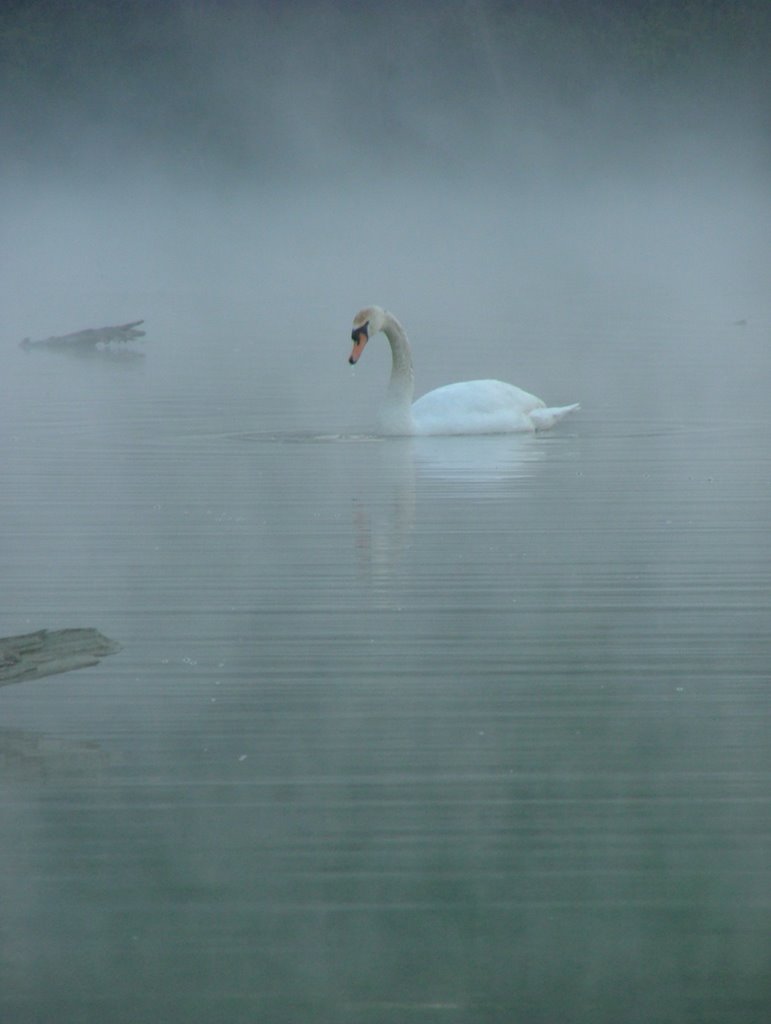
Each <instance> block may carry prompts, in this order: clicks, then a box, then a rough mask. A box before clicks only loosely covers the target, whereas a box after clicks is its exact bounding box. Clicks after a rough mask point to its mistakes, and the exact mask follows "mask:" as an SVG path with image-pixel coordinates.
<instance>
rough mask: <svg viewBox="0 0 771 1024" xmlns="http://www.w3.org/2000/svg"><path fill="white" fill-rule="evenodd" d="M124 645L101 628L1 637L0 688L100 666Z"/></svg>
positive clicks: (57, 630)
mask: <svg viewBox="0 0 771 1024" xmlns="http://www.w3.org/2000/svg"><path fill="white" fill-rule="evenodd" d="M120 650H121V645H120V644H119V643H116V642H115V641H114V640H110V639H109V638H108V637H106V636H103V635H102V634H101V633H100V632H99V630H98V629H56V630H53V631H51V632H49V631H48V630H47V629H39V630H38V631H37V632H36V633H24V634H22V635H20V636H6V637H0V686H6V685H7V684H9V683H20V682H22V681H23V680H25V679H42V678H43V676H52V675H56V674H57V673H59V672H72V671H73V669H77V668H89V667H91V666H92V665H98V664H99V660H100V659H101V658H104V657H105V656H106V655H108V654H117V653H118V651H120Z"/></svg>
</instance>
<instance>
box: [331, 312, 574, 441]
mask: <svg viewBox="0 0 771 1024" xmlns="http://www.w3.org/2000/svg"><path fill="white" fill-rule="evenodd" d="M381 331H382V332H383V333H384V334H385V336H386V337H387V338H388V341H389V343H390V345H391V356H392V360H393V365H392V368H391V379H390V381H389V384H388V391H387V392H386V399H385V402H384V404H383V407H382V409H381V410H380V425H381V428H382V430H383V431H384V433H387V434H508V433H513V432H515V431H516V432H522V431H534V430H546V429H548V428H549V427H553V426H554V424H555V423H558V422H559V420H561V419H562V417H563V416H566V415H567V414H568V413H569V412H572V411H573V410H574V409H577V408H578V407H579V406H578V403H577V402H576V403H575V404H574V405H563V406H560V407H559V408H551V409H549V408H547V407H546V405H545V403H544V402H542V401H541V399H540V398H536V396H535V395H530V394H528V393H527V391H522V389H521V388H518V387H515V386H514V385H513V384H504V383H503V381H500V380H467V381H463V382H461V383H458V384H446V385H445V386H444V387H441V388H436V390H434V391H429V392H428V394H425V395H423V396H422V398H419V399H418V400H417V402H414V403H413V401H412V396H413V392H414V388H415V378H414V374H413V370H412V351H411V349H410V344H409V342H408V341H407V335H406V334H405V332H404V328H403V327H402V325H401V324H400V323H399V321H398V320H397V319H396V317H395V316H394V315H393V314H392V313H388V312H387V311H386V310H384V309H381V308H380V306H367V308H366V309H362V310H361V311H360V312H359V313H357V314H356V316H355V317H354V319H353V329H352V331H351V339H352V341H353V351H352V352H351V355H350V357H349V359H348V362H349V363H350V364H351V366H355V365H356V363H357V362H358V361H359V359H360V357H361V354H362V352H363V351H364V346H365V345H366V344H367V342H368V341H369V339H370V338H373V337H374V336H375V335H376V334H379V333H380V332H381Z"/></svg>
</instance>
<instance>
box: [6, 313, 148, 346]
mask: <svg viewBox="0 0 771 1024" xmlns="http://www.w3.org/2000/svg"><path fill="white" fill-rule="evenodd" d="M143 323H144V320H134V321H133V322H132V323H130V324H116V325H115V326H114V327H87V328H86V329H85V330H83V331H73V332H72V334H57V335H53V336H52V337H50V338H44V339H43V340H42V341H30V340H29V338H25V339H24V341H22V342H21V347H22V348H56V349H66V350H70V349H93V348H96V347H97V346H98V345H109V344H110V342H111V341H122V342H125V341H133V340H134V339H135V338H144V336H145V332H144V331H140V330H138V328H139V325H140V324H143Z"/></svg>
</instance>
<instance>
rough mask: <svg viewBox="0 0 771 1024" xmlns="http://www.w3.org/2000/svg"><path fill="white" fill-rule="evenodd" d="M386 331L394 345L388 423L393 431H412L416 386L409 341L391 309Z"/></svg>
mask: <svg viewBox="0 0 771 1024" xmlns="http://www.w3.org/2000/svg"><path fill="white" fill-rule="evenodd" d="M383 332H384V333H385V336H386V337H387V338H388V342H389V344H390V346H391V379H390V381H389V382H388V392H387V394H386V404H385V408H384V410H383V414H384V418H386V419H387V420H388V421H389V422H388V424H387V425H388V426H391V427H392V428H393V429H394V432H398V433H409V432H410V428H411V425H412V416H411V413H410V407H411V405H412V396H413V393H414V390H415V377H414V374H413V372H412V352H411V351H410V343H409V342H408V341H407V335H406V334H405V333H404V328H403V327H402V325H401V324H400V323H399V321H398V320H397V319H396V317H395V316H392V314H391V313H386V315H385V323H384V324H383Z"/></svg>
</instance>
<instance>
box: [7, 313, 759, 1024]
mask: <svg viewBox="0 0 771 1024" xmlns="http://www.w3.org/2000/svg"><path fill="white" fill-rule="evenodd" d="M681 328H682V330H683V331H685V332H686V333H688V332H689V330H690V328H688V327H687V325H685V326H683V325H681ZM729 330H730V329H728V328H726V337H725V338H724V339H722V338H721V339H717V340H718V341H719V344H714V345H712V346H711V347H709V346H708V353H711V355H708V358H712V359H713V360H715V361H716V368H715V374H714V378H711V377H710V378H708V379H714V381H715V383H714V385H713V386H712V388H711V389H710V387H707V388H706V389H705V388H700V389H698V390H697V389H693V390H689V386H688V378H687V365H686V364H685V363H684V364H683V365H681V366H676V367H675V368H674V373H673V374H672V373H667V374H666V375H664V376H661V375H660V369H659V368H660V357H661V352H660V351H658V352H657V351H656V350H655V346H654V350H652V351H651V352H650V354H649V355H648V356H647V357H643V358H642V361H641V363H640V365H639V366H638V368H637V370H636V371H635V372H634V373H630V374H628V375H626V374H624V373H621V372H619V373H618V374H617V376H616V378H615V380H613V379H612V376H613V375H612V374H611V377H610V378H609V380H608V382H607V390H606V388H605V384H603V385H602V386H601V385H599V384H597V385H592V384H591V383H590V377H589V376H588V375H587V377H586V380H583V381H582V380H578V381H577V382H576V384H575V393H574V392H573V390H572V384H571V390H570V393H567V392H565V393H560V394H557V395H554V396H553V397H554V398H555V399H557V400H559V401H568V400H571V399H574V398H579V399H581V400H582V401H583V403H584V409H583V411H582V413H581V414H580V415H578V416H576V417H575V418H573V419H571V420H569V421H566V422H565V423H563V424H562V425H561V426H560V427H559V428H558V429H557V430H556V431H554V432H553V433H550V434H545V435H541V436H537V437H482V438H454V439H453V438H436V439H415V440H409V439H382V438H377V437H374V436H371V435H368V434H367V433H366V431H361V430H355V429H348V427H349V425H348V424H346V429H344V430H342V429H340V425H339V423H336V422H334V421H333V418H332V417H331V416H330V413H329V410H328V408H327V406H326V405H325V402H324V396H323V394H320V395H317V396H316V398H315V399H314V403H315V404H314V405H313V406H312V407H310V408H303V409H302V410H301V411H300V412H297V411H296V410H288V409H286V408H285V407H284V406H283V404H282V401H281V399H280V396H278V395H277V393H276V387H275V382H274V381H261V380H259V379H256V378H255V376H254V375H253V374H252V373H251V371H250V368H249V367H246V368H245V369H244V368H241V370H239V367H238V365H237V364H238V357H237V356H231V357H230V360H229V361H227V360H226V365H224V366H221V367H218V368H216V369H214V370H212V371H211V372H210V373H207V374H201V373H198V372H197V369H198V370H199V369H200V367H198V368H196V366H195V365H193V366H188V365H186V364H180V365H178V366H175V367H174V368H173V370H174V372H173V373H171V372H170V366H169V365H165V366H160V365H159V363H162V361H163V355H162V354H160V355H159V354H158V352H159V350H156V351H155V352H153V351H152V350H151V346H150V342H149V341H148V344H147V352H148V354H147V357H146V359H144V360H137V361H127V360H120V359H114V360H111V359H108V358H94V359H91V360H87V361H85V362H83V363H72V362H70V361H69V360H67V359H65V358H63V357H61V356H56V355H53V354H50V353H48V354H45V353H34V354H33V353H19V354H18V355H17V354H16V353H13V354H12V355H11V356H8V357H7V359H8V361H7V365H6V374H5V385H4V387H5V388H6V389H7V392H6V394H7V400H6V401H5V403H4V408H5V412H4V413H3V414H2V428H3V439H2V440H3V450H2V460H3V461H2V472H3V485H2V495H1V496H0V528H1V529H2V537H3V540H2V545H3V550H2V562H3V569H2V594H3V605H2V615H1V616H0V623H1V624H2V629H1V630H0V633H2V635H11V634H15V633H23V632H30V631H31V630H34V629H39V628H43V627H48V628H52V629H53V628H61V627H64V626H94V627H97V628H98V629H100V630H101V631H102V632H104V633H105V634H106V635H107V636H109V637H111V638H113V639H115V640H118V641H119V642H120V643H121V644H122V645H123V650H122V652H121V653H120V654H118V655H116V656H113V657H110V658H107V659H105V660H104V661H103V662H102V663H101V664H100V665H99V666H98V667H96V668H91V669H87V670H81V671H78V672H72V673H69V674H66V675H59V676H53V677H50V678H47V679H43V680H40V681H36V682H27V683H23V684H20V685H17V686H8V687H4V688H3V689H2V690H0V770H1V775H2V778H1V780H0V829H1V834H2V837H3V838H2V843H1V844H0V895H1V897H2V908H3V909H2V923H1V924H0V929H2V932H1V934H2V961H1V967H0V1006H1V1007H2V1011H3V1012H2V1018H3V1020H7V1021H9V1022H10V1021H13V1022H18V1024H26V1022H41V1024H42V1022H46V1024H48V1022H50V1021H53V1020H56V1021H60V1022H70V1021H78V1022H83V1024H91V1022H94V1024H96V1022H99V1024H103V1022H105V1021H110V1022H116V1024H118V1022H119V1024H122V1022H126V1024H128V1022H131V1024H136V1022H140V1021H148V1022H150V1021H152V1022H157V1021H163V1022H180V1024H181V1022H186V1024H189V1022H210V1021H213V1020H221V1021H232V1022H247V1021H248V1022H252V1021H271V1022H283V1021H287V1022H288V1021H330V1022H333V1021H334V1022H347V1021H350V1022H357V1024H358V1022H375V1021H378V1022H380V1021H382V1022H391V1021H421V1022H423V1021H453V1022H455V1021H458V1022H460V1021H463V1022H488V1021H489V1022H498V1021H520V1020H521V1021H527V1022H528V1024H534V1022H544V1024H546V1022H549V1024H553V1022H554V1021H577V1022H597V1021H608V1022H611V1021H612V1022H618V1021H625V1022H630V1021H640V1022H645V1024H650V1022H659V1021H661V1022H670V1021H671V1022H684V1021H694V1022H709V1021H714V1022H721V1024H725V1022H748V1024H749V1022H761V1021H765V1020H767V1019H768V1012H769V1007H770V1006H771V971H770V962H771V959H770V954H771V942H770V941H769V936H770V935H771V813H770V809H771V808H770V806H769V792H771V789H770V783H771V778H770V772H771V747H770V745H769V741H768V736H769V725H771V721H770V719H771V699H770V697H769V675H770V674H771V628H770V625H769V624H770V619H769V612H770V611H771V530H770V529H769V521H770V516H771V486H770V484H771V469H770V468H769V467H771V416H770V415H769V413H768V409H767V394H766V392H767V386H766V385H764V383H763V382H764V381H765V382H766V383H767V381H768V379H769V372H770V371H771V366H769V362H771V359H770V358H769V356H768V354H766V353H767V349H768V348H769V346H768V345H767V339H766V340H765V341H763V345H764V346H765V349H764V348H763V347H762V346H761V345H760V343H758V344H757V346H756V347H754V348H751V346H752V338H751V337H749V336H748V335H747V334H746V333H745V334H744V335H742V337H741V344H742V345H744V346H746V349H745V355H746V354H747V352H749V351H750V348H751V360H749V359H746V360H744V361H743V359H742V358H741V355H740V356H739V357H738V358H737V355H736V350H735V348H734V349H733V350H732V351H730V352H727V351H726V345H728V344H729V343H732V344H733V343H735V338H736V335H735V334H730V333H729ZM689 337H690V334H689ZM708 340H709V339H708ZM712 340H713V341H714V340H715V339H714V338H713V339H712ZM757 340H758V342H759V341H760V340H762V339H757ZM344 348H345V344H344V341H343V342H341V349H340V352H339V353H336V355H338V356H339V357H340V360H341V367H342V365H343V361H344V355H345V353H343V349H344ZM594 355H596V353H594ZM613 358H614V357H613V354H612V349H611V347H610V346H608V349H607V351H606V353H605V355H604V356H603V359H604V360H606V361H607V360H610V363H611V365H613ZM622 358H625V357H622V355H618V356H617V364H618V366H619V367H620V366H621V361H622ZM718 364H719V365H718ZM731 366H733V367H734V374H735V375H734V377H731V376H730V373H728V371H726V370H725V368H726V367H729V368H730V367H731ZM209 369H211V367H209ZM335 369H336V370H337V367H335ZM718 370H719V371H720V372H719V373H718ZM161 371H162V372H161ZM724 371H725V372H724ZM347 372H348V371H347V368H345V369H341V373H343V374H345V373H347ZM551 376H552V377H553V379H554V380H559V370H558V368H557V367H555V368H554V370H553V372H552V373H551ZM521 383H522V384H523V385H526V386H527V385H528V384H529V383H530V382H529V381H527V380H523V381H521ZM593 388H594V390H593ZM551 390H552V391H554V390H555V388H554V387H552V389H551ZM563 390H564V388H563ZM8 396H10V397H8ZM547 397H552V395H551V394H547ZM630 410H631V413H630Z"/></svg>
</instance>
